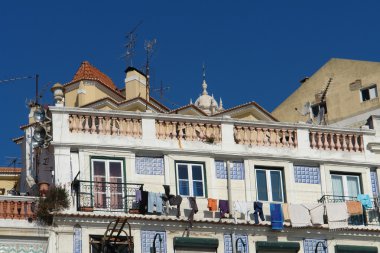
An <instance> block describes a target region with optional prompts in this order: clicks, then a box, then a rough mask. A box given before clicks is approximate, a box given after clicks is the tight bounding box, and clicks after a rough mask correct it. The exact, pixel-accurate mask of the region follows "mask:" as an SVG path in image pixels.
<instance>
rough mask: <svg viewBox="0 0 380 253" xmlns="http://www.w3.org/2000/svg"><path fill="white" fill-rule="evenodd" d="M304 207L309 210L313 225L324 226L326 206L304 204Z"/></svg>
mask: <svg viewBox="0 0 380 253" xmlns="http://www.w3.org/2000/svg"><path fill="white" fill-rule="evenodd" d="M303 206H305V207H306V208H307V209H308V210H309V213H310V216H311V223H313V225H323V214H324V212H325V206H324V205H323V204H322V203H308V204H303Z"/></svg>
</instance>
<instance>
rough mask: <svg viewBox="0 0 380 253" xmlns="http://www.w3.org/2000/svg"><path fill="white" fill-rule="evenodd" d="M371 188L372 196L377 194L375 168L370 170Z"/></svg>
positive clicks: (377, 184)
mask: <svg viewBox="0 0 380 253" xmlns="http://www.w3.org/2000/svg"><path fill="white" fill-rule="evenodd" d="M371 188H372V194H373V196H374V197H377V196H379V183H378V182H377V172H376V169H374V170H371Z"/></svg>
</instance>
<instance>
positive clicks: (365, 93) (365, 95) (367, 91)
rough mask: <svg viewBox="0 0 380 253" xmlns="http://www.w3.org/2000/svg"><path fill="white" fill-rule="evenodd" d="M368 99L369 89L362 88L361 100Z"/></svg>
mask: <svg viewBox="0 0 380 253" xmlns="http://www.w3.org/2000/svg"><path fill="white" fill-rule="evenodd" d="M369 99H370V98H369V90H368V89H365V90H362V100H363V101H367V100H369Z"/></svg>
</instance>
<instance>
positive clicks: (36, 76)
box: [0, 74, 39, 106]
mask: <svg viewBox="0 0 380 253" xmlns="http://www.w3.org/2000/svg"><path fill="white" fill-rule="evenodd" d="M25 79H35V81H36V98H35V101H34V102H33V103H31V106H33V105H36V104H38V79H39V75H38V74H36V75H35V76H23V77H13V78H9V79H3V80H0V83H7V82H13V81H19V80H25Z"/></svg>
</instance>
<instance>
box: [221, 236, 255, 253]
mask: <svg viewBox="0 0 380 253" xmlns="http://www.w3.org/2000/svg"><path fill="white" fill-rule="evenodd" d="M239 238H240V239H239ZM237 240H239V241H238V242H237V244H236V241H237ZM236 245H237V249H236V250H237V252H245V253H248V252H249V251H248V236H247V235H235V246H236ZM224 253H232V236H231V235H224Z"/></svg>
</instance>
